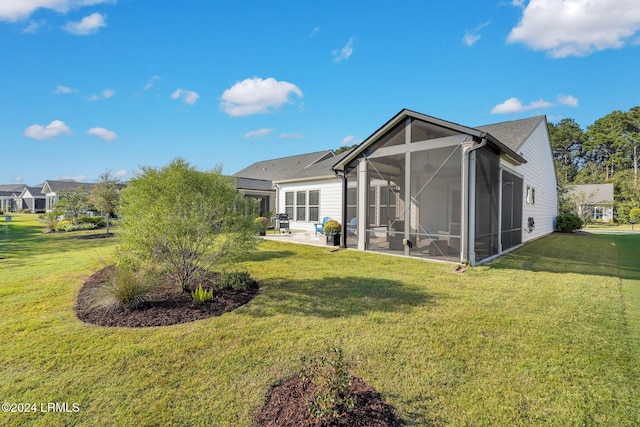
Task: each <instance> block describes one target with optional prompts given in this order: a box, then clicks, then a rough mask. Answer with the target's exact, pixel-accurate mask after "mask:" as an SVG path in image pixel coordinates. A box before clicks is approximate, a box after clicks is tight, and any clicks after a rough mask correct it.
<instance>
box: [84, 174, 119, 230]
mask: <svg viewBox="0 0 640 427" xmlns="http://www.w3.org/2000/svg"><path fill="white" fill-rule="evenodd" d="M119 184H120V180H119V179H118V178H117V177H114V176H111V173H110V172H109V171H107V172H105V173H103V174H102V175H100V182H98V183H97V184H96V185H94V186H93V187H92V188H91V203H92V204H93V206H95V208H96V209H98V210H99V211H100V212H101V213H102V215H103V216H104V217H105V220H106V223H107V234H109V218H110V217H111V215H113V214H114V213H115V212H116V209H117V208H118V206H119V205H120V189H119V188H118V186H119Z"/></svg>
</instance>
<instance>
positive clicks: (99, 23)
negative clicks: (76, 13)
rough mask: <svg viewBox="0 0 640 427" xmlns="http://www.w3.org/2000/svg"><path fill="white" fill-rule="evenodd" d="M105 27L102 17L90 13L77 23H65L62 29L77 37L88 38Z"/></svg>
mask: <svg viewBox="0 0 640 427" xmlns="http://www.w3.org/2000/svg"><path fill="white" fill-rule="evenodd" d="M106 26H107V23H106V22H105V20H104V16H102V15H101V14H99V13H92V14H91V15H89V16H85V17H84V18H82V20H81V21H79V22H67V23H66V24H65V25H64V26H63V27H62V29H63V30H65V31H66V32H68V33H71V34H75V35H77V36H88V35H90V34H95V33H97V32H98V30H99V29H100V28H102V27H106Z"/></svg>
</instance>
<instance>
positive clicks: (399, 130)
mask: <svg viewBox="0 0 640 427" xmlns="http://www.w3.org/2000/svg"><path fill="white" fill-rule="evenodd" d="M236 176H239V177H242V176H248V177H250V178H257V179H265V180H270V181H272V182H273V186H274V189H275V192H276V211H277V212H281V213H287V214H288V215H289V217H290V218H291V223H290V227H291V228H293V229H301V230H307V231H312V230H313V229H314V224H316V223H318V222H320V221H321V220H322V218H324V217H331V218H332V219H336V220H338V221H339V222H340V223H341V224H342V225H343V227H344V229H345V230H346V232H344V233H343V234H342V239H343V241H342V243H343V245H344V246H347V247H351V248H355V249H359V250H366V251H376V252H384V253H391V254H397V255H405V256H412V257H421V258H428V259H435V260H443V261H452V262H469V263H471V264H478V263H481V262H486V261H488V260H490V259H493V258H494V257H496V256H498V255H500V254H502V253H504V252H507V251H510V250H512V249H514V248H516V247H518V246H520V245H522V244H523V243H525V242H527V241H530V240H533V239H537V238H539V237H542V236H545V235H547V234H550V233H552V232H553V227H554V225H553V224H554V220H555V217H556V215H557V211H558V196H557V189H556V187H557V179H556V172H555V167H554V163H553V156H552V152H551V143H550V139H549V134H548V131H547V121H546V117H545V116H538V117H532V118H527V119H522V120H514V121H508V122H503V123H496V124H490V125H484V126H477V127H468V126H463V125H460V124H457V123H453V122H449V121H446V120H442V119H438V118H435V117H431V116H427V115H424V114H421V113H418V112H415V111H411V110H406V109H404V110H402V111H400V112H399V113H398V114H396V115H395V116H393V117H392V118H391V119H390V120H389V121H387V122H386V123H385V124H383V125H382V126H381V127H380V128H379V129H377V130H376V131H375V132H374V133H372V134H371V135H370V136H369V137H368V138H367V139H366V140H364V141H363V142H362V143H361V144H360V145H358V146H357V147H355V148H354V149H352V150H351V151H349V152H347V153H343V154H341V155H339V156H336V155H335V154H334V153H333V152H332V151H326V152H316V153H310V154H309V155H302V156H293V157H292V158H282V159H275V160H267V161H263V162H258V163H255V164H253V165H251V166H249V167H248V168H246V169H244V170H242V171H240V172H238V173H237V174H236ZM345 225H346V226H345Z"/></svg>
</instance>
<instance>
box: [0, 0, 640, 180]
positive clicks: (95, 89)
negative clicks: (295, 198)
mask: <svg viewBox="0 0 640 427" xmlns="http://www.w3.org/2000/svg"><path fill="white" fill-rule="evenodd" d="M639 70H640V2H639V1H638V0H529V1H527V0H468V1H462V0H448V1H436V0H405V1H403V2H391V1H376V0H369V1H366V2H365V1H356V0H354V1H346V2H345V1H335V0H317V1H312V0H309V1H304V0H290V1H278V0H274V1H267V0H262V1H240V0H235V1H231V0H229V1H226V0H217V1H210V0H0V184H13V183H15V184H27V185H37V184H41V183H42V182H44V181H45V180H57V179H75V180H77V181H82V182H95V181H96V180H98V178H99V176H100V175H101V174H103V173H104V172H110V173H111V174H112V175H114V176H117V177H118V178H120V179H121V180H123V181H126V180H128V179H131V177H133V176H135V175H136V174H137V173H139V172H140V170H141V168H142V167H143V166H147V167H156V168H157V167H162V166H164V165H166V164H168V163H169V162H171V160H173V159H175V158H177V157H180V158H183V159H185V160H186V161H188V162H189V163H190V164H191V165H193V166H195V167H196V168H198V169H199V170H211V169H214V168H216V167H220V168H222V171H223V173H225V174H233V173H235V172H237V171H239V170H241V169H243V168H245V167H246V166H249V165H250V164H251V163H253V162H256V161H261V160H266V159H270V158H278V157H285V156H290V155H295V154H302V153H308V152H314V151H321V150H328V149H337V148H339V147H341V146H343V145H352V144H356V143H359V142H362V141H363V140H365V139H366V138H367V137H368V136H370V135H371V134H372V133H374V132H375V131H376V130H377V129H378V128H379V127H381V126H382V125H383V124H384V123H385V122H386V121H387V120H389V119H391V118H392V117H393V116H394V115H396V114H397V113H398V112H399V111H401V110H402V109H403V108H407V109H410V110H414V111H417V112H419V113H423V114H426V115H430V116H433V117H437V118H440V119H444V120H448V121H451V122H454V123H458V124H461V125H465V126H470V127H474V126H481V125H485V124H491V123H498V122H504V121H509V120H516V119H521V118H526V117H531V116H537V115H542V114H545V115H547V118H548V120H549V121H551V122H557V121H559V120H561V119H563V118H573V119H575V120H576V121H577V122H578V123H579V124H580V125H581V126H582V127H583V128H586V127H587V126H589V125H590V124H592V123H593V122H594V121H595V120H596V119H598V118H600V117H602V116H604V115H606V114H608V113H610V112H612V111H614V110H623V111H626V110H628V109H630V108H631V107H633V106H636V105H640V84H638V75H639Z"/></svg>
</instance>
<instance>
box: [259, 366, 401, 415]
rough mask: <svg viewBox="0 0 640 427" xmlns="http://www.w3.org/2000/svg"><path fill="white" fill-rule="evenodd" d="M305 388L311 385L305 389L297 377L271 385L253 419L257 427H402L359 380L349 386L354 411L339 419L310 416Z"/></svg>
mask: <svg viewBox="0 0 640 427" xmlns="http://www.w3.org/2000/svg"><path fill="white" fill-rule="evenodd" d="M308 387H310V386H305V385H304V384H303V383H302V382H301V381H300V379H299V378H298V377H297V376H294V377H291V378H289V379H288V380H286V381H284V382H282V383H280V384H277V385H276V386H274V387H273V388H272V389H271V393H270V396H269V398H268V401H267V403H266V404H265V406H264V408H263V409H262V411H260V413H259V414H258V415H256V417H255V422H256V424H257V425H259V426H261V427H282V426H304V427H329V426H354V427H369V426H371V427H374V426H375V427H387V426H400V425H402V422H401V420H400V419H399V418H398V417H397V415H396V411H395V408H394V407H393V406H391V405H389V404H388V403H386V402H385V401H384V399H383V398H382V396H381V395H380V393H378V392H377V391H375V389H373V387H371V386H370V385H368V384H367V383H365V382H364V380H363V379H362V378H358V377H354V380H353V382H352V384H351V394H352V395H353V396H354V397H355V400H356V404H355V408H354V409H353V411H351V412H349V413H345V414H343V415H342V416H341V417H340V418H330V417H325V418H314V417H312V416H311V413H310V412H309V409H308V408H307V401H306V400H305V398H304V396H309V395H310V391H309V390H308Z"/></svg>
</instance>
